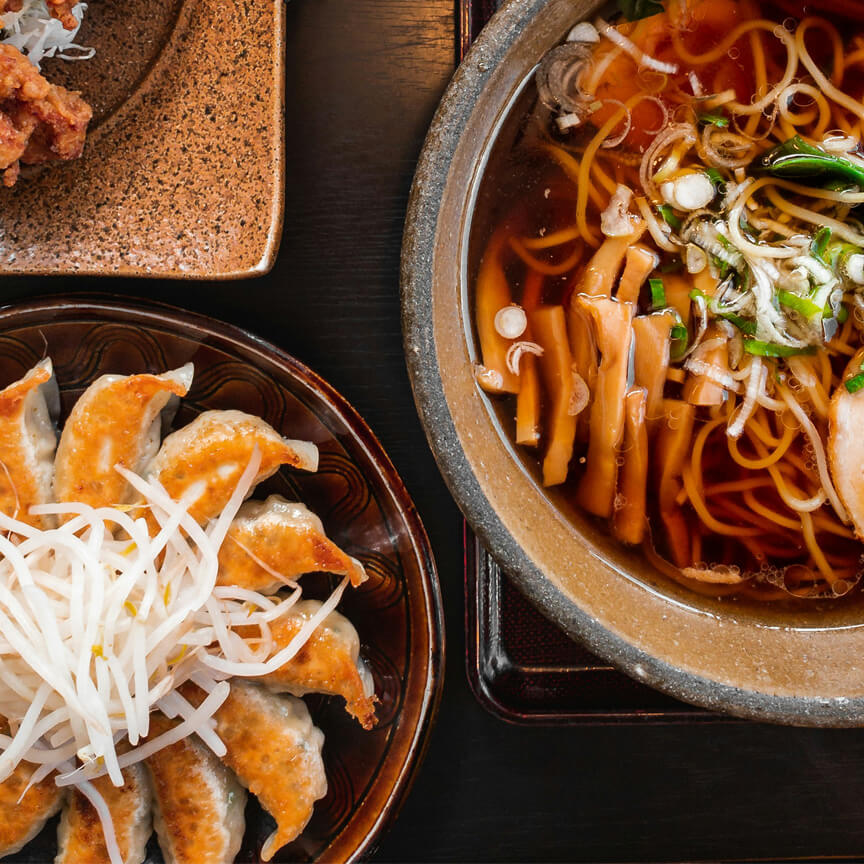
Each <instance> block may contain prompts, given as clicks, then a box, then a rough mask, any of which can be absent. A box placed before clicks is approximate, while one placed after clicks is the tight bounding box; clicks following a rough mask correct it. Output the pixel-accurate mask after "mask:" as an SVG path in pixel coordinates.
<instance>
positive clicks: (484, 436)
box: [402, 0, 864, 726]
mask: <svg viewBox="0 0 864 864" xmlns="http://www.w3.org/2000/svg"><path fill="white" fill-rule="evenodd" d="M600 5H601V4H600V3H598V2H596V0H594V2H592V0H510V2H509V3H507V4H505V5H504V6H503V7H502V8H501V10H500V11H499V12H498V13H497V14H496V15H495V17H494V18H493V19H492V20H491V22H490V23H489V25H488V26H487V27H486V28H485V30H484V31H483V33H482V34H481V35H480V37H479V39H478V40H477V42H476V43H475V45H474V47H473V48H472V49H471V51H470V52H469V54H468V55H467V57H466V58H465V61H464V62H463V64H462V66H461V67H460V69H459V71H458V72H457V74H456V76H455V77H454V79H453V82H452V83H451V85H450V87H449V89H448V90H447V93H446V94H445V96H444V99H443V101H442V103H441V106H440V108H439V110H438V113H437V115H436V117H435V119H434V121H433V123H432V127H431V129H430V132H429V136H428V138H427V141H426V145H425V147H424V150H423V153H422V156H421V159H420V164H419V166H418V170H417V175H416V177H415V182H414V188H413V191H412V197H411V203H410V207H409V213H408V219H407V222H406V227H405V241H404V246H403V258H402V292H403V293H402V303H403V306H402V308H403V332H404V337H405V347H406V355H407V358H408V367H409V372H410V374H411V378H412V384H413V387H414V394H415V399H416V401H417V405H418V408H419V411H420V416H421V419H422V420H423V423H424V426H425V428H426V433H427V436H428V438H429V441H430V444H431V445H432V448H433V450H434V452H435V454H436V457H437V459H438V463H439V466H440V467H441V469H442V472H443V474H444V477H445V479H446V480H447V482H448V485H449V487H450V490H451V491H452V493H453V495H454V497H455V498H456V500H457V502H458V503H459V505H460V507H461V508H462V510H463V512H464V513H465V515H466V517H467V518H468V520H469V522H470V523H471V525H472V527H473V528H474V530H475V531H476V533H477V534H478V536H479V537H480V538H481V540H482V541H483V543H484V545H485V546H486V547H487V548H488V549H489V550H490V551H491V552H492V553H493V555H495V557H496V559H497V560H498V561H499V563H500V564H501V565H502V567H503V568H504V570H505V571H506V572H508V573H510V574H512V575H513V577H514V578H515V580H516V581H517V584H518V585H519V587H520V588H521V589H522V591H523V592H524V593H525V594H526V595H527V596H528V597H529V598H530V599H531V600H533V602H534V603H535V604H536V605H537V606H538V607H539V608H540V609H541V611H543V612H544V613H545V614H546V615H547V616H548V617H549V618H551V619H552V620H553V621H555V622H557V623H558V624H559V625H560V626H561V627H562V628H563V629H564V630H566V631H567V632H568V633H569V634H570V635H571V636H573V637H574V638H577V639H579V640H581V641H582V642H584V643H585V644H586V645H587V646H588V647H589V648H590V650H591V651H592V652H593V653H594V654H597V655H599V656H600V657H603V658H605V659H606V660H608V661H610V662H611V663H613V664H614V665H616V666H618V667H619V668H621V669H623V670H624V671H626V672H628V673H629V674H630V675H632V676H633V677H635V678H637V679H638V680H641V681H644V682H646V683H648V684H651V685H653V686H655V687H657V688H660V689H662V690H665V691H666V692H668V693H670V694H672V695H673V696H676V697H678V698H680V699H684V700H687V701H690V702H694V703H697V704H700V705H703V706H705V707H707V708H710V709H712V710H725V711H728V712H731V713H734V714H739V715H742V716H746V717H754V718H759V719H766V720H773V721H777V722H783V723H795V724H806V725H824V726H828V725H834V726H852V725H864V661H862V660H861V658H862V657H864V608H862V605H864V604H861V603H860V602H859V603H857V604H835V605H833V606H832V605H828V604H814V605H812V606H808V607H807V608H806V609H804V610H800V609H799V610H796V611H790V610H788V609H785V608H777V607H771V608H769V607H768V606H767V605H761V606H759V605H755V604H754V605H748V604H746V603H732V602H728V601H727V602H721V601H718V600H715V599H712V598H707V597H702V596H700V595H697V594H695V593H694V592H691V591H689V590H687V589H686V588H683V587H682V586H679V585H677V584H673V583H671V582H670V581H669V580H667V579H665V578H664V577H663V576H662V575H661V574H660V573H658V572H657V571H656V570H654V568H653V567H651V566H650V565H649V564H648V563H647V562H646V561H645V560H644V558H642V557H641V556H640V555H639V554H638V553H634V552H629V551H627V550H625V549H623V548H622V547H621V546H619V545H618V544H616V543H615V542H614V541H612V540H611V539H610V537H609V536H608V534H607V533H606V532H605V531H604V530H602V529H601V528H600V527H599V526H598V525H597V523H596V522H592V521H591V520H589V519H587V518H585V516H584V515H582V514H580V513H578V512H575V511H574V510H573V508H572V507H570V506H569V505H568V502H567V501H566V500H565V499H564V498H563V496H561V495H560V494H556V492H555V491H554V490H544V489H543V487H542V485H541V483H540V481H539V478H538V476H537V475H538V472H537V466H536V464H535V462H534V461H533V460H532V459H531V458H528V457H526V456H525V454H524V453H522V452H519V451H517V449H516V448H515V447H514V446H513V445H511V444H510V443H509V440H508V437H509V436H508V435H507V434H506V432H505V431H504V430H505V429H506V427H507V424H508V423H512V418H510V419H509V420H508V419H507V418H506V417H504V416H503V415H502V414H501V413H500V410H501V405H500V403H496V402H495V401H493V400H490V399H489V398H488V397H486V396H485V395H484V394H483V393H482V392H481V391H480V389H479V388H478V387H477V385H476V384H475V381H474V375H473V369H472V366H473V362H474V361H475V360H476V358H477V352H476V346H475V339H474V331H473V324H472V320H471V314H470V308H471V297H470V294H469V287H468V276H467V274H468V273H469V271H470V261H469V258H470V255H471V248H470V243H469V240H470V234H471V224H472V219H473V218H474V202H475V200H476V197H477V194H478V190H479V187H480V184H481V182H482V178H483V174H484V170H485V166H486V163H487V160H488V159H489V155H490V152H491V150H492V148H493V147H494V144H495V140H496V137H497V135H498V133H499V130H501V129H502V125H503V120H504V119H505V118H506V117H507V116H508V113H509V112H510V111H511V109H513V106H514V105H515V104H516V103H517V101H518V98H519V95H520V93H521V92H523V90H525V89H526V88H530V87H532V86H533V82H532V77H533V69H534V67H535V65H536V63H537V62H538V61H539V59H540V58H541V57H542V56H543V54H544V53H545V52H546V51H548V50H549V49H550V48H552V47H553V46H555V45H556V44H558V43H560V42H561V41H562V40H563V39H564V37H565V35H566V34H567V32H568V30H569V29H570V28H571V27H572V26H573V25H574V24H575V23H576V22H577V21H579V20H580V19H582V18H585V17H588V16H589V15H590V14H591V13H593V12H594V11H595V10H596V9H597V8H598V7H599V6H600Z"/></svg>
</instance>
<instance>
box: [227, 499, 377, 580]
mask: <svg viewBox="0 0 864 864" xmlns="http://www.w3.org/2000/svg"><path fill="white" fill-rule="evenodd" d="M274 571H275V572H276V573H278V574H279V576H281V577H282V578H281V579H279V578H277V577H276V576H274V575H273V574H274ZM318 572H324V573H335V574H337V575H339V576H350V577H351V584H352V585H359V584H360V583H361V582H363V581H364V580H365V579H366V571H365V570H364V569H363V565H362V564H361V563H360V562H359V561H357V559H356V558H352V557H351V556H350V555H346V554H345V553H344V552H343V551H342V550H341V549H340V548H339V547H338V546H337V545H336V544H335V543H334V542H333V541H332V540H329V539H328V538H327V535H326V534H325V533H324V526H323V525H322V524H321V520H320V519H319V518H318V517H317V516H316V515H315V514H314V513H312V512H311V511H310V510H308V509H307V508H306V507H304V506H303V505H302V504H296V503H293V502H290V501H286V500H285V499H284V498H283V497H282V496H281V495H271V496H270V497H269V498H268V499H267V500H266V501H247V502H246V503H245V504H244V505H243V506H242V507H241V508H240V511H239V512H238V513H237V516H236V518H235V519H234V521H233V522H232V523H231V527H230V528H229V529H228V534H227V536H226V538H225V541H224V542H223V543H222V547H221V548H220V550H219V582H218V584H219V585H236V586H238V587H240V588H248V589H249V590H250V591H260V592H262V593H265V594H269V593H272V592H274V591H278V590H279V588H281V587H282V586H283V585H284V584H285V581H286V580H293V579H296V578H297V577H298V576H302V575H303V574H304V573H318Z"/></svg>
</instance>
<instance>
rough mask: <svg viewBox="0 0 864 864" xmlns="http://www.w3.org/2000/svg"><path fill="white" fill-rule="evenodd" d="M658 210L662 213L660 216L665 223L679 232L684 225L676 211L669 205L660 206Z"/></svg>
mask: <svg viewBox="0 0 864 864" xmlns="http://www.w3.org/2000/svg"><path fill="white" fill-rule="evenodd" d="M657 210H658V211H659V212H660V215H661V216H662V217H663V221H664V222H665V223H666V224H667V225H668V226H669V227H670V228H672V229H674V230H675V231H677V230H678V229H679V228H680V227H681V225H682V224H683V223H682V222H681V220H680V219H679V218H678V217H677V216H676V215H675V213H674V211H673V210H672V208H671V207H670V206H669V205H668V204H660V205H659V206H658V207H657Z"/></svg>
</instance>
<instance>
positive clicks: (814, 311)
mask: <svg viewBox="0 0 864 864" xmlns="http://www.w3.org/2000/svg"><path fill="white" fill-rule="evenodd" d="M777 299H778V300H779V301H780V302H781V303H782V304H783V305H784V306H788V307H789V308H790V309H794V310H795V311H796V312H800V313H801V314H802V315H803V316H804V317H805V318H813V317H815V316H817V315H822V314H823V313H824V311H825V310H824V309H823V308H822V307H821V306H818V305H817V304H816V303H814V302H813V301H812V300H808V299H807V298H806V297H801V296H800V295H798V294H793V293H792V292H791V291H787V290H786V289H785V288H781V289H780V290H779V291H778V292H777ZM829 317H830V315H829Z"/></svg>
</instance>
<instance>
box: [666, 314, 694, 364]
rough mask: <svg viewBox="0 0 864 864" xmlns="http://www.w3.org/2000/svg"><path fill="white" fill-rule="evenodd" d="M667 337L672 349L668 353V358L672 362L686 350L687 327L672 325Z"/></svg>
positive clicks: (679, 324) (688, 335) (680, 324)
mask: <svg viewBox="0 0 864 864" xmlns="http://www.w3.org/2000/svg"><path fill="white" fill-rule="evenodd" d="M669 336H670V337H671V339H672V347H671V349H670V351H669V356H670V357H671V358H672V359H673V360H678V359H679V358H680V357H681V356H682V355H683V354H684V352H685V351H686V350H687V342H688V341H689V337H690V334H689V333H688V332H687V327H686V326H685V325H684V324H682V323H680V321H679V323H678V324H675V325H673V327H672V329H671V330H670V331H669Z"/></svg>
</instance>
